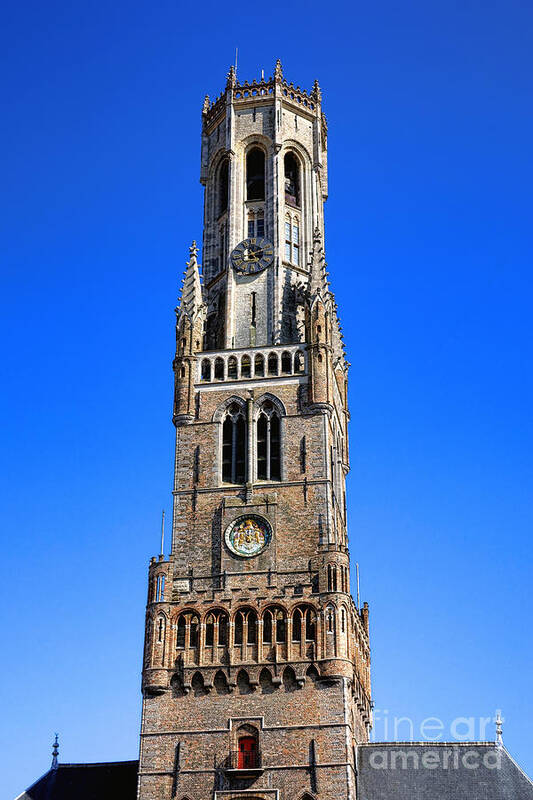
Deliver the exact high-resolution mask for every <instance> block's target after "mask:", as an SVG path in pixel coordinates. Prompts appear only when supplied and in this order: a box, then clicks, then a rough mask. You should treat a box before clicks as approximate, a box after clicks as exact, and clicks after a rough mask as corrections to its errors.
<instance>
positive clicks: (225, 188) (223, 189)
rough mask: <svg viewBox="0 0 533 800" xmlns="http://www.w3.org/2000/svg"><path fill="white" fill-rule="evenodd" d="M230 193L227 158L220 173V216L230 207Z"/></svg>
mask: <svg viewBox="0 0 533 800" xmlns="http://www.w3.org/2000/svg"><path fill="white" fill-rule="evenodd" d="M228 194H229V159H228V158H225V159H224V161H223V162H222V164H221V165H220V170H219V173H218V216H220V215H221V214H223V213H224V211H226V209H227V207H228Z"/></svg>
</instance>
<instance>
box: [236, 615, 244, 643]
mask: <svg viewBox="0 0 533 800" xmlns="http://www.w3.org/2000/svg"><path fill="white" fill-rule="evenodd" d="M243 631H244V614H243V613H242V611H238V612H237V616H236V617H235V644H242V635H243Z"/></svg>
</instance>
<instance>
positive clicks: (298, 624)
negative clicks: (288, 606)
mask: <svg viewBox="0 0 533 800" xmlns="http://www.w3.org/2000/svg"><path fill="white" fill-rule="evenodd" d="M292 640H293V642H301V641H302V612H301V611H300V609H299V608H297V609H296V611H295V612H294V616H293V618H292Z"/></svg>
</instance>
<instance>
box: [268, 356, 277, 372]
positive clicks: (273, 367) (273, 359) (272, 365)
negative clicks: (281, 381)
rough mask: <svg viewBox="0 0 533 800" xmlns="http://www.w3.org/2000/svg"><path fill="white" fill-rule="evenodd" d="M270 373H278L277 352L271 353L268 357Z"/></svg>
mask: <svg viewBox="0 0 533 800" xmlns="http://www.w3.org/2000/svg"><path fill="white" fill-rule="evenodd" d="M268 374H269V375H277V374H278V357H277V355H276V354H275V353H270V355H269V357H268Z"/></svg>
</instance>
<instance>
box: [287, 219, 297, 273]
mask: <svg viewBox="0 0 533 800" xmlns="http://www.w3.org/2000/svg"><path fill="white" fill-rule="evenodd" d="M285 261H287V262H288V263H289V264H294V265H295V266H297V267H298V266H299V265H300V221H299V219H298V217H297V216H296V214H292V215H291V214H287V215H286V216H285Z"/></svg>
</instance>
